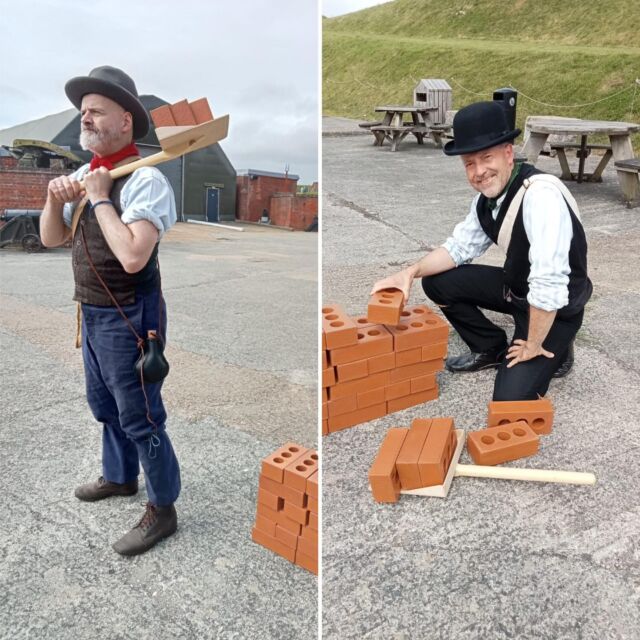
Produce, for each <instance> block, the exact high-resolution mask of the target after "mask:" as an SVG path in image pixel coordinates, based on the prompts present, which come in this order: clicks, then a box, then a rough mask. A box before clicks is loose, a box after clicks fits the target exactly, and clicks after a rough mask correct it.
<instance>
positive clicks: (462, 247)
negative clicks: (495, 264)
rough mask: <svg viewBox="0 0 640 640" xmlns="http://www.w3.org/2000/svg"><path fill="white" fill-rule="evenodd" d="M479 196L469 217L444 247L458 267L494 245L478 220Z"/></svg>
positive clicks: (473, 203)
mask: <svg viewBox="0 0 640 640" xmlns="http://www.w3.org/2000/svg"><path fill="white" fill-rule="evenodd" d="M479 197H480V194H478V195H477V196H476V197H475V198H474V199H473V202H472V203H471V209H470V211H469V214H468V215H467V217H466V218H465V219H464V220H463V221H462V222H460V223H459V224H457V225H456V227H455V229H454V230H453V234H452V235H451V236H450V237H449V238H447V240H446V241H445V243H444V244H443V245H442V246H443V247H444V248H445V249H446V250H447V252H448V253H449V255H450V256H451V259H452V260H453V261H454V262H455V265H456V267H459V266H460V265H462V264H467V263H468V262H471V261H472V260H473V259H474V258H479V257H480V256H481V255H482V254H483V253H484V252H485V251H486V250H487V249H488V248H489V247H490V246H491V244H492V241H491V238H489V236H488V235H487V234H486V233H485V232H484V229H483V228H482V227H481V226H480V221H479V220H478V214H477V213H476V205H477V202H478V198H479Z"/></svg>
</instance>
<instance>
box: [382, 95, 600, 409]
mask: <svg viewBox="0 0 640 640" xmlns="http://www.w3.org/2000/svg"><path fill="white" fill-rule="evenodd" d="M453 129H454V136H455V138H454V140H453V141H451V142H449V143H447V144H446V145H445V148H444V152H445V153H446V154H447V155H459V156H461V158H462V163H463V166H464V168H465V171H466V174H467V179H468V181H469V184H470V185H471V186H472V187H473V188H474V189H475V190H476V191H478V192H479V193H478V195H477V196H476V197H475V198H474V200H473V202H472V203H471V210H470V211H469V214H468V215H467V217H466V219H465V220H464V221H463V222H461V223H460V224H458V225H457V226H456V227H455V229H454V231H453V235H452V236H451V237H450V238H448V239H447V241H446V242H445V243H444V245H442V246H441V247H438V248H437V249H435V250H433V251H432V252H431V253H429V254H428V255H426V256H425V257H424V258H422V259H421V260H420V261H419V262H417V263H416V264H414V265H412V266H410V267H408V268H407V269H404V270H403V271H401V272H399V273H397V274H395V275H393V276H391V277H389V278H385V279H384V280H381V281H379V282H377V283H376V284H375V285H374V287H373V291H378V290H380V289H384V288H387V287H395V288H398V289H401V290H402V291H403V293H404V296H405V300H408V299H409V293H410V289H411V285H412V283H413V280H414V279H416V278H421V279H422V287H423V289H424V292H425V293H426V295H427V296H428V297H429V298H430V299H431V300H432V301H433V302H435V303H436V304H437V305H438V306H440V308H441V310H442V313H443V314H444V315H445V316H446V318H447V319H448V320H449V322H450V323H451V324H452V325H453V327H454V328H455V329H456V331H457V332H458V334H459V335H460V337H461V338H462V339H463V340H464V341H465V342H466V344H467V345H468V347H469V349H470V351H469V352H468V353H466V354H464V355H461V356H457V357H450V358H448V359H447V362H446V366H447V369H448V370H449V371H452V372H454V373H460V372H470V371H478V370H480V369H486V368H491V367H498V374H497V376H496V380H495V385H494V392H493V399H494V400H535V399H537V398H538V396H543V395H544V394H545V393H546V392H547V389H548V387H549V383H550V381H551V378H552V377H561V376H563V375H566V374H567V373H568V372H569V370H570V369H571V366H572V364H573V341H574V338H575V335H576V333H577V332H578V329H579V328H580V326H581V325H582V319H583V316H584V306H585V304H586V303H587V301H588V300H589V298H590V297H591V292H592V285H591V281H590V280H589V278H588V276H587V242H586V239H585V234H584V229H583V227H582V224H581V222H580V218H579V212H578V208H577V205H576V203H575V200H574V199H573V197H572V196H571V194H570V193H569V191H568V190H567V189H566V187H564V185H562V183H561V182H560V181H559V180H558V179H557V178H554V177H553V176H549V175H546V174H543V173H542V172H541V171H538V170H537V169H536V168H535V167H533V166H532V165H529V164H524V163H516V162H514V156H513V144H512V141H513V140H514V139H515V138H516V137H517V136H518V135H519V134H520V130H519V129H515V130H513V131H510V130H509V126H508V124H507V119H506V115H505V112H504V110H503V109H502V107H501V106H500V105H499V104H498V103H496V102H479V103H476V104H471V105H469V106H467V107H464V108H463V109H461V110H460V111H459V112H458V113H457V114H456V116H455V118H454V121H453ZM494 243H495V244H498V245H500V247H501V248H502V249H503V250H504V251H505V253H506V260H505V263H504V266H503V267H502V268H500V267H490V266H484V265H471V264H469V263H470V262H471V261H472V260H473V259H474V258H477V257H479V256H481V255H482V254H483V253H484V252H485V251H486V250H487V249H488V248H489V247H490V246H491V245H492V244H494ZM481 308H482V309H490V310H491V311H497V312H499V313H505V314H508V315H511V316H513V319H514V322H515V331H514V335H513V340H512V341H511V345H510V346H509V345H508V344H507V337H506V334H505V332H504V331H503V330H502V329H501V328H499V327H498V326H496V325H495V324H494V323H493V322H491V321H490V320H489V319H488V318H487V317H486V316H485V315H484V314H483V313H482V311H480V309H481ZM505 356H506V357H505Z"/></svg>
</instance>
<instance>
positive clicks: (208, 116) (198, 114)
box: [189, 98, 213, 124]
mask: <svg viewBox="0 0 640 640" xmlns="http://www.w3.org/2000/svg"><path fill="white" fill-rule="evenodd" d="M189 106H190V107H191V112H192V113H193V116H194V118H195V119H196V124H202V123H204V122H210V121H211V120H213V113H212V112H211V107H210V106H209V101H208V100H207V99H206V98H199V99H198V100H194V101H193V102H190V103H189Z"/></svg>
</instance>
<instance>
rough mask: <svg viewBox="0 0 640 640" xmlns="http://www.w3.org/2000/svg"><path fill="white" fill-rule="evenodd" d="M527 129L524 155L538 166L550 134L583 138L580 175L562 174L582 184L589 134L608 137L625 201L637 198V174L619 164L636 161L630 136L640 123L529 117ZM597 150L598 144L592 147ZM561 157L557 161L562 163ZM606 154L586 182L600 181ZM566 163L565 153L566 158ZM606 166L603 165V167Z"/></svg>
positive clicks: (639, 180)
mask: <svg viewBox="0 0 640 640" xmlns="http://www.w3.org/2000/svg"><path fill="white" fill-rule="evenodd" d="M526 128H527V130H528V131H529V137H528V138H527V140H526V141H525V144H524V146H523V148H522V151H523V153H524V154H525V155H526V156H527V159H528V161H529V162H531V163H532V164H535V162H536V160H537V159H538V156H539V155H540V151H541V150H542V148H543V146H544V144H545V142H546V141H547V138H548V137H549V135H552V134H556V135H562V136H574V135H575V136H580V162H579V167H578V172H577V173H576V174H574V173H573V172H571V171H570V170H569V169H568V163H567V166H566V167H562V170H563V174H565V175H567V177H568V175H571V179H574V176H575V179H576V181H577V182H582V181H583V179H584V177H585V173H584V162H585V159H586V155H587V147H588V146H589V145H587V137H588V136H590V135H597V134H600V135H606V136H608V137H609V142H610V144H611V155H612V156H613V159H614V160H615V165H616V172H617V175H618V183H619V184H620V188H621V190H622V194H623V197H624V200H625V201H626V202H627V203H630V202H631V201H632V200H635V199H636V198H638V194H639V192H640V179H639V178H638V174H637V173H635V172H634V171H633V170H629V169H628V168H624V167H620V166H619V165H618V163H619V162H625V161H628V160H630V159H633V158H634V153H633V145H632V144H631V134H632V133H636V132H638V131H640V124H636V123H634V122H610V121H606V120H580V119H578V118H550V117H536V116H530V117H529V118H527V123H526ZM591 146H592V148H595V145H591ZM561 157H562V156H561V155H560V154H559V155H558V160H559V161H560V162H562V159H561ZM610 157H611V156H609V157H607V153H605V155H604V156H603V158H602V160H601V161H600V164H599V165H598V167H597V168H596V170H595V172H594V173H593V174H591V175H590V176H589V177H588V178H587V179H588V180H590V181H592V182H593V181H594V178H595V179H596V180H597V179H601V174H602V170H603V169H604V166H605V165H606V163H607V162H608V161H609V158H610ZM564 160H565V161H566V154H565V156H564ZM603 163H604V164H603Z"/></svg>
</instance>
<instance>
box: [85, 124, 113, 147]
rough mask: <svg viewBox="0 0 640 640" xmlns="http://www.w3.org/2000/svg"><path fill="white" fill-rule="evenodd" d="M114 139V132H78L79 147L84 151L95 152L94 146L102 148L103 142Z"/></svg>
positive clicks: (108, 130) (106, 130)
mask: <svg viewBox="0 0 640 640" xmlns="http://www.w3.org/2000/svg"><path fill="white" fill-rule="evenodd" d="M115 138H116V132H115V131H113V130H110V129H105V130H104V131H88V130H86V129H84V130H82V131H80V146H81V147H82V148H83V149H84V150H85V151H95V147H96V146H98V147H99V146H102V145H103V144H104V143H105V142H112V141H113V140H114V139H115Z"/></svg>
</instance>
